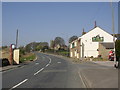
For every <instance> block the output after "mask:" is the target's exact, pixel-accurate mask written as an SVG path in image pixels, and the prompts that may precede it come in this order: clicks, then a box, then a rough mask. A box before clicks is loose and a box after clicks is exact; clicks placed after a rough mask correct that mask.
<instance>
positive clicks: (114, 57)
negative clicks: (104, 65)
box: [111, 1, 117, 67]
mask: <svg viewBox="0 0 120 90" xmlns="http://www.w3.org/2000/svg"><path fill="white" fill-rule="evenodd" d="M111 10H112V31H113V43H114V67H116V66H117V65H116V64H117V63H116V53H115V30H114V9H113V5H112V1H111Z"/></svg>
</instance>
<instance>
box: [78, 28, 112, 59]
mask: <svg viewBox="0 0 120 90" xmlns="http://www.w3.org/2000/svg"><path fill="white" fill-rule="evenodd" d="M97 35H100V37H104V41H103V42H113V36H112V35H110V34H109V33H107V32H105V31H103V30H102V29H101V28H99V27H96V28H94V29H93V30H91V31H89V32H88V33H86V34H85V35H83V36H81V37H79V38H80V39H81V45H82V43H83V45H82V47H81V52H82V53H81V57H82V56H83V57H85V56H86V57H91V56H93V57H97V56H98V54H99V52H98V51H97V49H98V48H99V42H92V37H95V36H97ZM82 54H83V55H82Z"/></svg>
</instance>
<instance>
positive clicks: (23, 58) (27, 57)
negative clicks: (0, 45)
mask: <svg viewBox="0 0 120 90" xmlns="http://www.w3.org/2000/svg"><path fill="white" fill-rule="evenodd" d="M35 58H36V55H35V54H34V53H27V54H26V55H22V56H21V57H20V62H25V61H33V60H34V59H35Z"/></svg>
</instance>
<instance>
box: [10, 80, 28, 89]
mask: <svg viewBox="0 0 120 90" xmlns="http://www.w3.org/2000/svg"><path fill="white" fill-rule="evenodd" d="M27 80H28V79H25V80H23V81H22V82H20V83H18V84H17V85H15V86H13V87H12V88H11V89H9V90H12V89H14V88H16V87H18V86H20V85H21V84H23V83H25V82H26V81H27Z"/></svg>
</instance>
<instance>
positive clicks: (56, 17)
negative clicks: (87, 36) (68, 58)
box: [2, 2, 118, 46]
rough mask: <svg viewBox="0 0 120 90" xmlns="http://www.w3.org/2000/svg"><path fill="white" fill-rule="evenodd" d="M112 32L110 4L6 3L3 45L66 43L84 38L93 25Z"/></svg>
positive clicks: (3, 8)
mask: <svg viewBox="0 0 120 90" xmlns="http://www.w3.org/2000/svg"><path fill="white" fill-rule="evenodd" d="M113 8H114V22H115V33H118V3H117V2H114V3H113ZM95 21H96V22H97V26H99V27H101V28H102V29H104V30H105V31H107V32H109V33H112V14H111V6H110V2H3V3H2V45H8V46H9V45H10V44H12V43H15V42H16V31H17V29H18V31H19V39H18V45H19V46H23V45H26V44H28V43H30V42H34V41H35V42H48V43H49V42H50V40H54V39H55V37H58V36H59V37H62V38H63V39H64V40H65V42H66V44H68V40H69V38H70V37H71V36H73V35H76V36H81V34H82V31H83V28H84V30H85V32H88V31H89V30H91V29H93V28H94V22H95Z"/></svg>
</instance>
